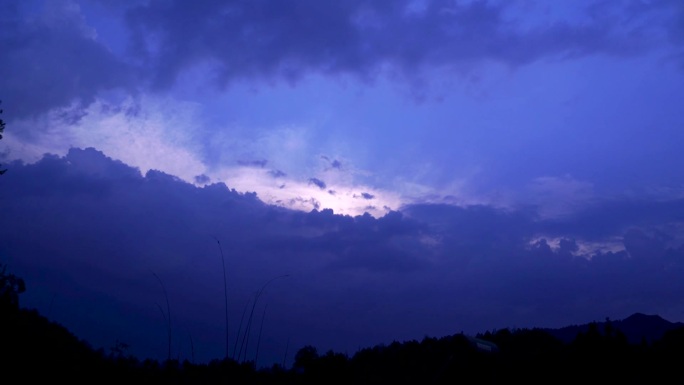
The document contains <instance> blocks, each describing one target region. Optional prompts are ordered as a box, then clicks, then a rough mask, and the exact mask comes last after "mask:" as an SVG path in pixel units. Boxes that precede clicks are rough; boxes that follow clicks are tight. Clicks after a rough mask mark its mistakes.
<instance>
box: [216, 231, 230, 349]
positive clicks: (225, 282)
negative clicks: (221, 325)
mask: <svg viewBox="0 0 684 385" xmlns="http://www.w3.org/2000/svg"><path fill="white" fill-rule="evenodd" d="M213 238H214V239H215V240H216V243H217V244H218V247H219V251H220V252H221V265H222V266H223V298H224V299H225V302H226V304H225V305H226V306H225V308H226V358H228V351H229V350H230V347H229V346H230V340H229V339H228V280H227V278H226V259H225V258H224V257H223V248H222V247H221V242H219V240H218V238H216V237H213Z"/></svg>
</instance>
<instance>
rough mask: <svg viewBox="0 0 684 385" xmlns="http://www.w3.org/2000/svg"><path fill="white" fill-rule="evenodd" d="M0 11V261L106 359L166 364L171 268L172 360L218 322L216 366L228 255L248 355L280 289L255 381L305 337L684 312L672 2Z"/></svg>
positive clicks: (681, 120) (418, 334)
mask: <svg viewBox="0 0 684 385" xmlns="http://www.w3.org/2000/svg"><path fill="white" fill-rule="evenodd" d="M0 11H1V12H0V15H1V16H0V26H2V30H3V31H4V32H3V37H2V38H1V39H0V49H1V50H2V52H3V60H2V67H0V68H1V69H2V76H1V77H0V98H1V99H2V108H3V109H4V113H3V115H2V118H3V119H4V120H5V122H6V123H7V128H6V131H5V135H4V138H3V140H2V141H1V142H0V153H1V154H2V157H1V158H0V160H1V161H2V164H3V165H7V167H8V168H9V171H8V172H7V174H5V175H3V177H2V179H1V180H0V189H1V190H0V194H1V196H2V199H1V200H0V201H1V203H0V205H2V207H3V211H4V212H6V213H8V215H5V216H3V218H2V219H0V224H1V225H2V226H3V228H4V229H9V230H6V231H4V233H5V234H4V235H3V237H2V239H1V240H0V258H2V259H1V260H2V261H4V262H6V263H9V265H10V268H12V267H14V268H15V269H16V270H18V272H19V273H21V274H23V275H24V276H26V278H27V281H28V284H29V290H28V292H27V294H26V295H25V300H24V303H26V304H27V305H29V306H34V307H37V308H39V310H41V311H42V312H44V313H48V312H49V309H55V311H54V317H55V318H56V319H57V320H58V321H61V322H63V323H65V324H66V326H68V327H72V328H73V329H74V330H75V332H76V333H77V334H78V333H82V334H83V335H84V337H87V338H90V339H93V340H97V341H93V343H94V344H96V345H97V344H100V345H107V344H110V345H113V341H114V340H115V339H116V338H120V339H122V340H128V341H129V342H130V343H131V345H132V346H133V349H134V353H136V354H140V355H152V356H154V355H155V354H159V352H162V353H163V352H165V351H166V350H165V349H164V347H163V344H164V339H163V336H162V337H160V338H159V341H157V342H155V343H152V342H150V340H149V339H150V338H152V337H150V335H149V333H148V332H147V331H148V330H149V329H154V328H158V327H159V326H158V324H159V317H160V314H159V311H158V309H157V308H156V306H155V301H156V302H159V301H160V298H159V293H155V292H154V291H155V290H156V291H158V289H159V288H158V287H157V286H156V285H158V282H157V281H155V280H154V277H153V276H152V275H151V274H150V271H151V270H153V271H156V272H157V273H158V274H159V275H160V276H162V275H163V276H164V277H165V280H166V285H167V286H168V287H169V288H170V290H169V291H170V292H172V293H173V294H175V296H176V298H174V299H173V301H172V302H173V303H175V304H176V306H177V307H178V308H179V310H178V311H176V312H174V313H173V314H174V315H173V316H174V317H177V318H178V319H177V323H178V324H180V325H184V326H182V327H181V326H179V327H178V328H177V329H175V330H176V333H178V334H179V335H178V336H177V341H182V338H183V337H181V334H183V333H185V332H186V331H187V332H188V333H191V331H192V330H200V329H201V330H203V331H204V333H205V335H203V336H202V337H199V336H198V337H197V340H198V341H203V342H201V343H200V344H203V345H201V346H203V347H204V348H203V349H204V350H203V351H204V353H203V354H204V355H203V358H204V359H208V358H210V357H216V356H220V355H221V354H222V353H221V349H222V346H223V345H221V344H220V343H216V342H215V341H216V339H217V337H216V336H217V335H218V336H219V337H218V339H219V340H220V338H222V337H220V336H221V330H222V329H221V328H222V327H224V325H223V323H222V321H221V319H220V310H221V306H222V302H221V300H222V295H223V293H222V291H221V290H220V289H221V284H222V280H221V279H218V278H220V277H219V276H216V274H217V272H220V270H217V269H218V268H219V267H220V266H219V265H216V264H215V263H216V262H217V261H216V258H217V253H218V249H217V248H216V244H215V241H214V240H213V238H212V237H217V238H218V239H221V240H222V245H223V246H224V247H225V251H226V255H227V259H228V265H229V266H230V269H229V271H231V274H229V276H230V282H231V283H230V287H231V290H230V292H231V295H230V309H231V317H233V318H232V319H231V323H230V324H231V325H232V326H231V327H232V328H233V329H232V330H231V332H230V333H233V334H234V335H236V336H237V335H238V326H237V325H238V324H239V316H240V313H241V311H242V308H243V306H244V304H245V303H247V302H248V301H249V299H250V298H251V296H252V294H253V292H254V291H256V290H258V288H259V287H260V286H261V284H263V282H267V281H268V280H269V278H271V277H274V276H279V275H282V274H290V277H288V279H283V280H278V281H277V282H274V283H273V288H274V289H273V290H275V287H276V285H279V288H278V290H277V292H270V293H268V294H269V296H268V298H270V299H269V302H268V316H267V318H265V320H266V322H267V323H266V324H268V321H269V320H272V322H273V325H272V326H271V328H270V329H266V330H269V332H268V333H265V334H268V337H267V339H268V342H266V344H268V346H269V349H266V351H268V352H269V353H265V354H266V356H264V357H267V356H268V357H269V358H263V359H264V360H275V361H278V360H279V359H276V358H274V357H280V355H281V354H282V351H283V350H284V346H286V345H287V343H286V341H287V340H288V339H292V343H293V346H296V345H297V344H299V345H303V344H313V345H317V346H318V347H319V348H320V349H322V350H327V349H336V350H342V351H347V352H348V353H353V351H354V349H356V348H357V347H359V346H368V345H372V344H376V343H381V342H391V340H392V339H399V340H400V339H405V338H422V336H424V335H442V334H448V333H455V332H459V331H466V332H477V331H481V330H483V329H486V328H502V327H513V326H518V327H525V326H563V325H565V324H568V323H579V322H586V321H589V320H592V319H603V318H605V317H606V316H608V317H612V318H621V317H626V316H628V315H629V314H631V313H633V312H646V313H648V312H652V313H659V314H661V315H663V316H666V317H670V318H672V319H673V320H681V319H683V318H684V308H683V307H682V306H681V303H680V301H679V300H678V298H681V295H682V294H684V293H683V292H682V290H683V288H682V286H681V284H679V283H678V282H680V281H682V278H684V276H682V272H684V270H682V266H684V260H682V258H684V252H683V251H682V250H684V249H683V248H682V240H683V238H684V233H683V232H682V229H683V227H682V222H683V221H684V217H683V214H682V213H683V212H684V200H683V197H684V175H682V170H681V167H679V165H680V164H682V163H684V159H682V152H681V151H680V147H681V145H682V143H684V134H683V132H684V131H683V130H682V127H683V126H684V114H682V113H681V105H682V102H681V101H682V100H684V5H683V4H682V3H681V2H679V1H675V0H651V1H647V0H641V1H639V0H633V1H628V0H625V1H555V2H546V1H532V0H529V1H523V0H520V1H505V2H504V1H427V0H426V1H392V2H389V1H387V2H385V1H361V0H358V1H346V2H332V1H313V0H311V1H306V0H292V1H277V2H276V1H247V2H241V1H210V0H207V1H202V2H195V3H188V2H181V1H135V2H127V3H125V4H123V3H119V2H110V1H105V0H102V1H96V0H92V1H45V2H43V1H26V2H13V1H2V2H0ZM254 194H256V195H254ZM84 197H87V198H84ZM226 202H232V203H230V204H228V203H226ZM212 205H213V206H212ZM312 210H313V211H312ZM331 210H332V211H331ZM234 221H239V223H240V225H236V224H235V223H234ZM19 223H20V224H19ZM155 229H156V230H155ZM106 238H112V239H110V240H108V241H107V240H105V239H106ZM60 239H69V240H70V241H69V242H66V244H65V243H64V242H61V241H60ZM129 243H130V244H129ZM122 245H128V246H126V247H123V246H122ZM49 255H51V256H49ZM122 261H123V262H122ZM190 261H194V262H192V263H191V262H190ZM198 261H200V262H198ZM285 261H286V262H285ZM118 262H122V263H124V265H123V266H126V268H123V267H122V266H119V265H117V263H118ZM194 263H197V264H198V265H197V266H196V267H192V268H190V266H194V265H193V264H194ZM644 269H646V270H644ZM649 269H650V270H649ZM644 271H648V273H646V274H645V275H646V277H642V276H641V275H640V274H639V273H640V272H641V273H643V272H644ZM297 272H300V274H299V275H298V273H297ZM183 273H185V274H183ZM59 277H63V278H64V279H67V281H68V282H71V284H72V285H73V287H71V286H69V285H64V284H62V283H60V279H59ZM150 277H151V279H150ZM120 282H130V283H131V285H130V287H127V289H126V290H124V289H122V288H121V283H120ZM183 285H190V286H197V289H196V291H193V292H192V293H193V295H192V296H188V295H183V294H182V293H183V290H181V288H182V287H183ZM203 285H204V286H203ZM200 288H204V289H205V290H200ZM141 291H146V294H145V295H148V296H151V297H154V298H146V297H145V296H143V295H141V294H140V292H141ZM174 291H175V292H174ZM596 292H601V293H603V294H601V295H597V294H596ZM51 293H52V294H51ZM208 293H213V294H208ZM155 296H156V297H155ZM103 298H108V299H109V300H111V301H112V303H114V304H117V305H116V306H115V307H117V306H118V307H120V308H121V310H120V312H118V313H116V314H110V313H109V312H111V311H113V310H111V308H110V307H107V306H104V305H103V304H104V303H106V301H104V300H103ZM60 299H61V300H60ZM80 301H83V302H80ZM60 303H61V304H62V305H60V307H59V308H60V309H61V310H60V312H58V311H57V310H56V309H58V305H57V304H60ZM259 305H260V306H263V305H265V303H264V304H259ZM78 308H80V309H81V310H78ZM83 309H91V310H89V311H85V310H83ZM150 309H151V310H150ZM181 309H182V310H181ZM200 309H205V310H206V311H204V310H200ZM212 309H213V310H212ZM217 309H218V310H217ZM259 309H260V311H261V310H263V309H262V308H259ZM216 311H218V312H219V315H218V316H219V318H218V319H216V317H215V315H216V314H214V313H215V312H216ZM183 312H186V313H185V314H184V313H183ZM260 314H261V313H260ZM104 316H106V317H109V319H111V320H112V321H111V322H105V323H104V324H102V325H101V326H100V328H101V330H97V331H94V329H93V328H92V327H90V326H88V325H89V322H88V321H87V320H89V319H91V320H93V321H92V322H95V321H94V320H100V319H101V318H102V317H104ZM117 325H118V326H117ZM132 325H138V326H132ZM276 325H278V326H276ZM183 328H185V331H183ZM196 333H199V332H198V331H197V332H196ZM146 338H147V339H146ZM152 339H153V338H152ZM155 341H156V340H155ZM177 343H178V344H179V345H176V346H174V351H176V352H178V354H185V355H186V356H187V346H185V348H184V347H183V346H181V342H177ZM154 344H157V345H159V344H161V348H159V349H154V348H149V347H150V346H151V345H154ZM143 346H144V347H147V348H143ZM184 349H185V350H184ZM181 352H183V353H181Z"/></svg>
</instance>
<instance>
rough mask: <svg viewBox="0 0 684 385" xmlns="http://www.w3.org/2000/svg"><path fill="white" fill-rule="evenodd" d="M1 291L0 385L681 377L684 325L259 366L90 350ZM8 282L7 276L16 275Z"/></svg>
mask: <svg viewBox="0 0 684 385" xmlns="http://www.w3.org/2000/svg"><path fill="white" fill-rule="evenodd" d="M0 278H1V279H2V282H0V283H1V284H2V286H0V287H1V288H2V292H0V294H2V295H0V299H1V300H0V330H1V333H2V335H1V339H0V352H1V353H0V354H1V356H0V383H24V382H33V381H34V380H36V381H39V380H40V381H41V382H42V381H44V379H46V378H47V379H49V380H50V381H51V382H54V381H57V380H65V381H69V382H70V383H86V382H87V383H103V382H104V383H121V382H126V383H128V382H130V383H167V384H224V383H231V384H324V383H335V384H392V383H399V384H447V383H448V384H454V383H511V382H514V381H525V382H527V383H530V382H531V383H550V382H570V381H609V382H611V383H617V382H624V383H663V382H668V383H681V382H682V380H684V371H682V366H681V365H682V358H683V357H684V353H683V350H682V349H683V348H684V327H681V326H680V325H679V324H673V325H677V327H676V328H674V329H671V330H668V331H665V332H664V334H663V335H662V337H661V338H659V339H657V340H653V341H649V340H647V339H645V338H643V339H642V340H641V341H640V342H638V343H633V342H630V340H629V339H628V338H627V336H626V335H625V334H624V333H623V332H622V331H621V330H620V329H619V328H617V327H615V325H619V322H610V321H609V320H607V321H606V322H602V323H597V322H592V323H590V324H588V325H586V326H587V327H585V328H582V329H581V330H582V331H580V332H578V333H577V335H576V336H575V338H574V339H572V340H571V341H569V342H567V341H563V340H561V339H559V338H557V337H555V336H553V335H552V333H550V332H549V331H547V330H544V329H502V330H495V331H488V332H485V333H482V334H478V335H476V336H474V337H471V336H467V335H464V334H462V333H461V334H455V335H451V336H446V337H442V338H433V337H425V338H423V339H422V340H421V341H417V340H412V341H404V342H393V343H391V344H389V345H377V346H374V347H370V348H364V349H361V350H359V351H357V352H356V353H355V354H353V355H352V356H348V355H346V354H341V353H337V352H334V351H332V350H331V351H327V352H325V353H319V352H318V351H317V349H316V348H314V347H312V346H305V347H303V348H301V349H300V350H299V351H298V352H297V353H296V355H295V360H294V364H293V365H292V367H291V368H284V367H282V366H281V365H277V364H276V365H273V366H271V367H266V368H256V367H255V366H254V364H253V362H246V363H239V362H237V361H234V360H232V359H221V360H219V359H216V360H213V361H211V362H209V363H204V364H195V363H191V362H189V361H187V360H185V361H178V360H166V361H157V360H152V359H145V360H140V359H138V358H136V357H133V356H131V355H127V354H126V345H125V344H123V343H121V342H117V343H116V344H115V346H114V347H112V348H111V349H109V351H105V350H104V349H93V348H92V347H91V346H90V345H89V344H88V343H87V342H86V341H83V340H80V339H78V338H77V337H76V336H75V335H73V334H72V333H71V332H70V331H68V330H67V329H66V328H65V327H63V326H61V325H59V324H57V323H55V322H51V321H49V320H48V319H47V318H45V317H44V316H42V315H40V314H39V313H38V312H37V311H36V310H30V309H23V308H20V307H19V304H18V301H17V296H16V295H14V294H18V293H19V291H20V290H23V289H24V286H23V281H21V282H19V280H18V279H17V278H16V277H14V276H12V275H7V274H4V270H3V275H2V277H0ZM10 278H11V279H10Z"/></svg>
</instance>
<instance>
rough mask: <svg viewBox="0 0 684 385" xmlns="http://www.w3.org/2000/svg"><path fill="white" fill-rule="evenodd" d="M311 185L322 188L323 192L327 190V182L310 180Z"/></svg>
mask: <svg viewBox="0 0 684 385" xmlns="http://www.w3.org/2000/svg"><path fill="white" fill-rule="evenodd" d="M309 184H313V185H315V186H317V187H318V188H320V189H321V190H325V186H326V184H325V182H323V181H322V180H320V179H318V178H309Z"/></svg>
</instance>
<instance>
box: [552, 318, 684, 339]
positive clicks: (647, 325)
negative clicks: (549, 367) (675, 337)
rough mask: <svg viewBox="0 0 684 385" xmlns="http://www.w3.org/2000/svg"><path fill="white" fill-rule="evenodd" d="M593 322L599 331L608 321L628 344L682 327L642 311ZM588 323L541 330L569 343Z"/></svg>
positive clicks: (586, 328) (681, 324)
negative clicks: (623, 316)
mask: <svg viewBox="0 0 684 385" xmlns="http://www.w3.org/2000/svg"><path fill="white" fill-rule="evenodd" d="M595 323H596V326H598V330H599V331H604V330H605V328H606V324H608V323H610V325H611V327H612V328H613V329H614V330H619V331H621V332H622V333H623V334H624V335H625V336H626V337H627V340H628V341H629V343H630V344H639V343H641V342H644V341H645V342H646V343H649V344H651V343H653V342H655V341H658V340H660V339H661V338H662V337H663V336H664V335H665V333H666V332H668V331H670V330H674V329H679V328H682V327H684V323H682V322H670V321H668V320H666V319H664V318H662V317H661V316H659V315H655V314H654V315H647V314H643V313H634V314H632V315H631V316H629V317H627V318H625V319H623V320H616V321H613V320H609V319H606V321H603V322H595ZM590 324H591V322H590V323H586V324H582V325H571V326H565V327H562V328H558V329H548V328H544V329H542V330H543V331H545V332H547V333H549V334H551V335H552V336H554V337H556V338H558V339H559V340H561V341H563V342H564V343H570V342H572V341H573V340H574V339H575V337H577V334H579V333H586V332H587V331H588V330H589V326H590Z"/></svg>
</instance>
